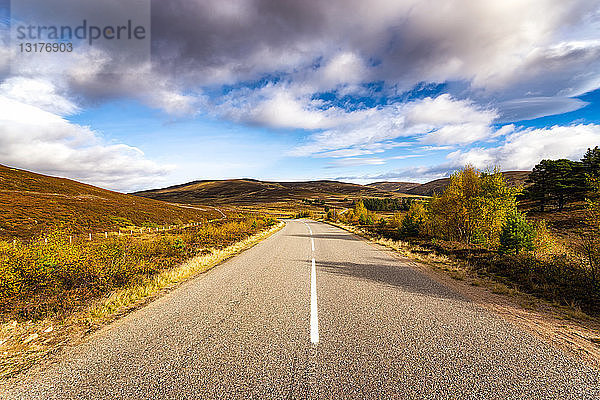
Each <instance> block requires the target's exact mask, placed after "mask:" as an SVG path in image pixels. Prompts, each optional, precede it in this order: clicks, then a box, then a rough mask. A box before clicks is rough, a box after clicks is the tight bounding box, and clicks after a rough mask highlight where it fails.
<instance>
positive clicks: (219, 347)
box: [0, 221, 600, 400]
mask: <svg viewBox="0 0 600 400" xmlns="http://www.w3.org/2000/svg"><path fill="white" fill-rule="evenodd" d="M313 249H314V250H313ZM313 259H314V265H313ZM20 382H21V383H20V386H17V387H14V388H12V389H11V390H10V391H9V393H4V394H3V395H1V396H0V397H1V398H9V399H12V398H19V399H224V398H231V399H502V400H507V399H594V398H598V397H599V393H600V378H599V373H598V372H597V371H594V370H592V369H589V368H587V367H585V366H584V365H583V364H581V363H580V362H578V361H577V360H575V359H573V358H570V357H569V356H567V355H565V354H563V353H562V352H561V351H560V350H557V349H555V348H553V347H551V346H550V345H547V344H545V343H543V342H542V341H540V340H539V339H537V338H535V337H533V336H532V335H530V334H528V333H525V332H523V331H520V330H519V329H518V328H516V327H515V326H512V325H510V324H509V323H507V322H504V321H503V320H501V319H500V318H498V317H496V316H494V315H492V314H490V313H489V312H487V311H485V310H483V309H482V308H480V307H478V306H476V305H475V304H473V303H472V302H470V301H469V300H467V299H465V298H463V297H461V296H460V295H458V294H456V293H454V292H452V291H451V290H450V289H448V288H446V287H444V286H442V285H441V284H439V283H436V282H435V281H433V280H431V279H430V278H428V277H426V276H424V275H423V274H422V273H420V272H417V271H415V270H414V269H411V268H410V267H409V266H406V265H403V264H402V262H401V261H399V260H398V259H397V258H394V257H392V256H391V255H390V254H389V253H388V252H387V251H385V250H382V249H379V248H377V247H375V246H374V245H372V244H369V243H367V242H364V241H362V240H359V239H357V238H355V237H354V236H352V235H350V234H348V233H346V232H344V231H342V230H340V229H337V228H334V227H331V226H328V225H325V224H321V223H316V222H308V221H307V223H305V222H304V221H289V222H288V223H287V225H286V227H285V228H284V229H283V230H281V231H280V232H278V233H276V234H275V235H273V236H271V237H270V238H269V239H267V240H265V241H263V242H262V243H260V244H258V245H257V246H255V247H253V248H252V249H250V250H248V251H246V252H244V253H242V254H241V255H239V256H237V257H235V258H233V259H231V260H229V261H228V262H226V263H224V264H223V265H221V266H219V267H217V268H215V269H213V270H211V271H210V272H208V273H206V274H203V275H201V276H200V277H198V278H196V279H194V280H192V281H190V282H188V283H186V284H184V285H183V286H181V287H180V288H178V289H177V290H174V291H173V292H171V293H170V294H168V295H166V296H164V297H162V298H160V299H158V300H156V301H154V302H153V303H151V304H149V305H148V306H146V307H144V308H143V309H140V310H138V311H136V312H134V313H132V314H130V315H129V316H127V317H125V318H123V319H121V320H119V321H117V322H116V323H114V324H112V325H111V326H109V327H108V328H106V329H104V330H101V331H100V332H98V333H96V334H94V335H92V336H91V337H90V338H89V339H88V340H87V341H86V342H85V343H83V344H81V345H79V346H77V347H75V348H73V349H70V350H68V351H67V352H66V355H65V357H64V359H63V360H62V361H60V362H58V363H56V364H54V365H52V366H51V367H48V368H46V369H44V370H32V371H31V372H30V373H29V374H28V376H26V377H25V378H24V379H22V380H21V381H20Z"/></svg>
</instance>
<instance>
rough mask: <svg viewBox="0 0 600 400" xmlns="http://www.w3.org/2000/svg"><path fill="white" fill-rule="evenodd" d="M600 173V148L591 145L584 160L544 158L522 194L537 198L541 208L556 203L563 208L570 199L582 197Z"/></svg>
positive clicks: (584, 197) (546, 207)
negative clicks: (591, 147)
mask: <svg viewBox="0 0 600 400" xmlns="http://www.w3.org/2000/svg"><path fill="white" fill-rule="evenodd" d="M598 177H600V148H598V146H596V147H594V148H593V149H588V150H587V152H586V153H585V155H584V156H583V158H582V159H581V161H571V160H567V159H559V160H542V161H540V162H539V163H538V164H537V165H536V166H535V167H534V168H533V171H532V172H531V174H530V175H529V178H528V179H527V183H528V184H530V186H528V187H527V189H525V191H524V192H523V195H524V196H525V197H526V198H528V199H531V200H533V201H535V202H536V203H537V204H538V206H539V209H540V211H542V212H543V211H546V210H547V209H548V208H549V207H551V206H555V207H556V208H557V209H558V210H562V209H563V208H564V207H565V205H567V204H568V203H570V202H575V201H583V200H585V199H586V197H587V195H588V193H590V192H591V191H593V182H594V180H595V179H597V178H598Z"/></svg>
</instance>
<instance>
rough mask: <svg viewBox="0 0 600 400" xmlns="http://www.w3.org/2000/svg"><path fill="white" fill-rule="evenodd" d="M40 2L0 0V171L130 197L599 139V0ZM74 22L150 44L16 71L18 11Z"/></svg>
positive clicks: (495, 162) (355, 175)
mask: <svg viewBox="0 0 600 400" xmlns="http://www.w3.org/2000/svg"><path fill="white" fill-rule="evenodd" d="M54 1H57V2H60V6H61V7H63V9H62V10H61V12H60V13H59V12H54V13H53V12H48V8H49V7H50V6H49V4H51V3H52V2H51V1H50V2H49V1H48V0H46V1H42V0H38V1H37V2H36V1H35V0H13V2H12V4H9V1H8V0H0V164H3V165H9V166H12V167H16V168H23V169H27V170H30V171H34V172H39V173H44V174H49V175H55V176H62V177H67V178H71V179H76V180H78V181H82V182H86V183H90V184H93V185H97V186H100V187H103V188H107V189H112V190H118V191H123V192H131V191H135V190H140V189H149V188H157V187H164V186H167V185H172V184H179V183H184V182H188V181H192V180H197V179H229V178H255V179H261V180H315V179H336V180H342V181H348V182H356V183H369V182H375V181H382V180H389V181H413V182H426V181H429V180H432V179H437V178H441V177H445V176H448V175H449V174H450V173H452V171H454V170H456V169H458V168H460V167H462V166H464V165H465V164H472V165H474V166H476V167H478V168H481V169H486V168H495V167H497V168H500V169H502V170H528V169H531V168H532V167H533V166H534V165H535V164H536V163H537V162H539V161H540V160H541V159H544V158H569V159H573V160H577V159H580V158H581V157H582V155H583V154H584V153H585V150H586V149H587V148H588V147H594V146H597V145H600V1H596V0H582V1H580V0H570V1H555V0H503V1H497V0H481V1H472V0H448V1H444V2H440V1H433V0H371V1H368V2H365V1H362V0H343V1H342V0H329V1H318V0H296V1H290V0H272V1H266V0H230V1H223V0H170V1H160V0H153V1H152V2H151V3H150V0H120V1H116V0H106V1H104V2H91V0H54ZM86 1H90V4H92V3H102V7H105V9H103V10H100V11H98V10H96V9H95V10H94V11H93V12H91V11H90V10H91V9H89V10H84V11H81V9H82V8H85V7H84V6H82V5H83V4H87V3H86ZM128 2H129V3H131V4H129V3H128ZM126 3H127V4H126ZM56 7H58V6H55V9H54V10H53V11H57V9H56ZM90 7H91V6H90ZM95 7H99V6H98V5H97V4H96V5H95ZM73 9H78V10H79V11H80V14H77V15H75V13H74V14H73V15H72V16H73V17H74V18H75V19H77V18H79V17H80V16H81V15H82V14H81V12H87V13H89V15H94V16H97V15H102V21H115V22H114V23H115V24H116V23H118V22H116V21H117V20H118V21H121V20H123V18H130V19H133V20H134V21H136V22H140V21H141V22H143V24H144V26H145V27H146V28H147V30H148V36H147V38H146V39H147V41H143V42H139V43H137V42H135V41H132V40H129V41H121V42H120V44H119V45H116V46H115V45H113V44H114V42H115V41H113V43H111V44H105V45H103V44H102V43H100V41H99V44H97V45H96V44H95V45H94V46H87V47H86V46H80V47H78V48H77V51H76V52H74V53H72V54H69V55H67V54H57V55H55V57H54V58H51V59H50V58H49V59H45V58H41V57H37V56H36V57H30V58H27V59H23V58H19V57H23V55H22V54H18V46H17V44H18V43H17V42H16V41H15V39H14V36H11V34H12V35H14V28H15V27H16V26H18V25H19V23H20V22H22V21H23V20H24V18H25V17H24V16H23V10H27V11H29V12H30V14H31V15H30V16H29V17H28V18H39V19H40V20H42V19H45V20H46V21H47V19H48V18H49V17H48V16H49V15H59V14H60V15H61V18H63V17H64V18H66V16H65V15H66V14H68V13H67V12H66V11H65V10H73ZM83 15H86V14H83ZM90 18H92V17H90ZM94 18H96V17H94ZM111 23H112V22H111ZM102 26H104V25H102ZM111 46H112V47H111ZM132 46H137V47H135V48H134V47H132ZM144 46H146V47H144ZM134 50H135V51H134ZM133 55H135V56H133Z"/></svg>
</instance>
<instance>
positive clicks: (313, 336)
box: [310, 258, 319, 344]
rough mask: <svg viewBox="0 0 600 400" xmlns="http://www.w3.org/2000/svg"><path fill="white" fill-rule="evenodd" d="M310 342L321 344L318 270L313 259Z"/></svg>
mask: <svg viewBox="0 0 600 400" xmlns="http://www.w3.org/2000/svg"><path fill="white" fill-rule="evenodd" d="M310 342H311V343H312V344H317V343H319V314H318V312H317V268H316V267H315V259H314V258H313V259H312V269H311V272H310Z"/></svg>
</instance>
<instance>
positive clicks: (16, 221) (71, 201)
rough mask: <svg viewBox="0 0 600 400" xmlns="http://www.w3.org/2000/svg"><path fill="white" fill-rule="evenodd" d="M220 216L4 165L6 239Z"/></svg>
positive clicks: (0, 231) (0, 219) (1, 210)
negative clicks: (53, 230) (60, 228)
mask: <svg viewBox="0 0 600 400" xmlns="http://www.w3.org/2000/svg"><path fill="white" fill-rule="evenodd" d="M198 208H200V207H198ZM218 217H220V214H219V213H218V212H217V211H216V210H214V209H211V208H207V209H206V210H201V209H193V208H184V207H181V206H177V205H173V204H165V203H163V202H159V201H156V200H151V199H144V198H140V197H136V196H131V195H128V194H122V193H117V192H112V191H109V190H105V189H100V188H97V187H94V186H91V185H86V184H83V183H79V182H75V181H72V180H69V179H64V178H55V177H51V176H46V175H41V174H36V173H33V172H28V171H24V170H20V169H16V168H9V167H6V166H3V165H0V238H5V239H7V238H13V237H20V238H27V237H31V236H35V235H38V234H40V233H42V232H47V231H48V229H49V228H53V227H58V226H61V225H62V226H63V227H64V228H67V229H71V230H73V232H74V233H87V232H102V231H106V230H115V229H117V228H119V227H125V226H144V225H151V224H159V225H160V224H163V225H165V224H174V223H178V222H179V223H181V222H188V221H201V220H203V219H206V218H218Z"/></svg>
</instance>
